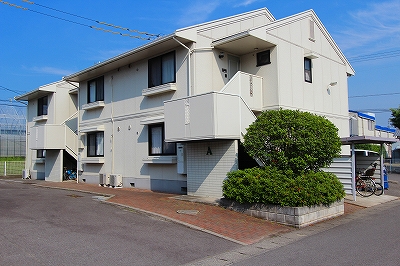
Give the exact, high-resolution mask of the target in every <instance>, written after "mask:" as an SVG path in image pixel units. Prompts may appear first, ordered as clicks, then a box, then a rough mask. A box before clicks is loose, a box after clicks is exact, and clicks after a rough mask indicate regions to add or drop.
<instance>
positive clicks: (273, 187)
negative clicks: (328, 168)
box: [223, 167, 345, 207]
mask: <svg viewBox="0 0 400 266" xmlns="http://www.w3.org/2000/svg"><path fill="white" fill-rule="evenodd" d="M223 195H224V197H225V198H227V199H231V200H234V201H237V202H239V203H264V204H276V205H280V206H290V207H300V206H313V205H320V204H323V205H330V204H331V203H334V202H336V201H338V200H341V199H343V198H344V196H345V193H344V189H343V185H342V183H341V182H340V181H339V179H338V178H337V177H336V176H335V175H334V174H332V173H327V172H307V173H304V174H301V175H298V176H295V175H294V174H293V172H290V171H282V170H278V169H276V168H273V167H265V168H250V169H245V170H238V171H233V172H230V173H228V177H227V179H226V180H225V181H224V184H223Z"/></svg>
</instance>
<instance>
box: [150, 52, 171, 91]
mask: <svg viewBox="0 0 400 266" xmlns="http://www.w3.org/2000/svg"><path fill="white" fill-rule="evenodd" d="M171 55H172V58H173V69H172V71H173V77H172V79H168V80H165V81H163V74H164V73H163V70H164V65H163V63H165V62H164V61H163V59H166V58H168V57H169V56H171ZM147 65H148V69H147V75H148V81H147V85H148V88H152V87H157V86H160V85H163V84H168V83H175V82H176V53H175V51H171V52H168V53H165V54H162V55H159V56H157V57H153V58H151V59H149V60H148V62H147ZM155 79H156V80H155Z"/></svg>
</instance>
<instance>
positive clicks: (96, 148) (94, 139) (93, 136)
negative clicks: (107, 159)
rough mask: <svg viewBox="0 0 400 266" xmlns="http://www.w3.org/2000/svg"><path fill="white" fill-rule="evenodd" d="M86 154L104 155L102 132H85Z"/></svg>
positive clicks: (93, 155) (92, 155)
mask: <svg viewBox="0 0 400 266" xmlns="http://www.w3.org/2000/svg"><path fill="white" fill-rule="evenodd" d="M87 156H88V157H101V156H104V132H103V131H99V132H91V133H88V134H87Z"/></svg>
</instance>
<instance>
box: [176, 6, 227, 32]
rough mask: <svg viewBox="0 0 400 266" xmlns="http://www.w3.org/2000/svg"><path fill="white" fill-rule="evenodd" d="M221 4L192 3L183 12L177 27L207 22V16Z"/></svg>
mask: <svg viewBox="0 0 400 266" xmlns="http://www.w3.org/2000/svg"><path fill="white" fill-rule="evenodd" d="M220 4H221V1H220V0H212V1H201V0H198V1H193V3H192V4H190V6H189V7H188V8H187V9H185V10H183V12H182V13H183V15H182V16H181V17H180V19H179V20H178V24H179V25H184V26H188V25H193V24H197V23H201V22H204V21H207V20H208V17H209V15H210V14H211V13H212V12H214V10H215V9H216V8H217V7H218V6H219V5H220Z"/></svg>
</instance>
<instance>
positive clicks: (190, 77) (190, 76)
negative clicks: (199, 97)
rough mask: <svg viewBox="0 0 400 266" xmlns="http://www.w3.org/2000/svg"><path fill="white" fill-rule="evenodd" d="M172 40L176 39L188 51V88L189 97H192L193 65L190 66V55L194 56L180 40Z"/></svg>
mask: <svg viewBox="0 0 400 266" xmlns="http://www.w3.org/2000/svg"><path fill="white" fill-rule="evenodd" d="M172 39H174V40H175V41H176V42H177V43H179V44H180V45H182V46H183V47H184V48H185V49H187V50H188V55H187V56H188V83H189V84H188V88H187V95H188V96H191V95H192V89H191V86H192V75H191V64H190V55H191V54H192V50H191V49H190V48H189V47H187V46H186V45H184V44H183V43H182V42H180V41H179V40H178V39H176V38H175V37H172Z"/></svg>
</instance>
